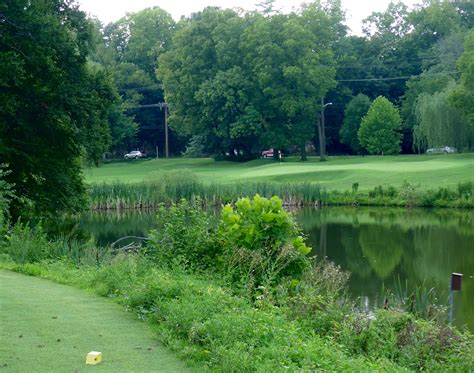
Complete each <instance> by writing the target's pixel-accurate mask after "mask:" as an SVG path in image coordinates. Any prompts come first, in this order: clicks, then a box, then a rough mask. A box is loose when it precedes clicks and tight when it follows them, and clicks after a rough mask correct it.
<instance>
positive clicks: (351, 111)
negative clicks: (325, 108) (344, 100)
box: [340, 94, 371, 153]
mask: <svg viewBox="0 0 474 373" xmlns="http://www.w3.org/2000/svg"><path fill="white" fill-rule="evenodd" d="M370 104H371V103H370V99H369V98H368V97H367V96H366V95H364V94H358V95H357V96H355V97H354V98H353V99H352V100H351V101H350V102H349V103H348V104H347V106H346V110H345V112H344V124H343V126H342V128H341V131H340V135H341V142H342V143H343V144H347V145H349V146H350V147H351V149H352V151H353V152H354V153H360V151H361V150H362V149H361V147H360V144H359V139H358V137H357V132H358V131H359V128H360V125H361V122H362V118H364V117H365V116H366V115H367V111H368V110H369V108H370Z"/></svg>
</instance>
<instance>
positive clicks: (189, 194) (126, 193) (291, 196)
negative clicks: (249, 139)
mask: <svg viewBox="0 0 474 373" xmlns="http://www.w3.org/2000/svg"><path fill="white" fill-rule="evenodd" d="M257 193H258V194H260V195H261V196H263V197H268V198H270V197H272V196H275V195H277V196H279V197H280V198H281V199H282V200H283V202H284V204H285V205H287V206H303V205H318V204H321V203H324V202H325V201H326V200H327V192H326V191H325V190H324V189H323V188H321V186H319V185H317V184H311V183H307V182H304V183H299V184H292V183H274V182H252V183H234V184H203V183H200V182H196V181H192V182H191V183H188V182H180V183H177V182H175V181H173V180H172V181H167V180H164V181H162V182H159V181H149V182H144V183H140V184H123V183H114V184H105V183H104V184H94V185H92V186H90V188H89V196H90V199H91V207H92V208H93V209H99V210H111V209H117V210H120V209H147V208H156V207H158V206H159V205H160V204H162V203H171V202H177V201H179V200H181V199H183V198H184V199H193V198H199V199H200V200H201V201H202V202H203V204H204V205H208V206H218V205H221V204H223V203H228V202H233V201H236V200H237V199H238V198H240V197H243V196H250V195H255V194H257Z"/></svg>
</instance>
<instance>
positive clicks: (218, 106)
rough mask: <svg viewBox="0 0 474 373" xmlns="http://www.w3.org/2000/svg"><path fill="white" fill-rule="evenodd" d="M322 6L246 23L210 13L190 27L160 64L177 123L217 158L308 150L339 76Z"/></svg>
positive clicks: (250, 17)
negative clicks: (200, 138) (264, 150)
mask: <svg viewBox="0 0 474 373" xmlns="http://www.w3.org/2000/svg"><path fill="white" fill-rule="evenodd" d="M327 19H328V16H327V14H326V13H325V11H324V9H322V8H321V7H319V6H318V5H317V4H313V5H310V6H307V7H305V8H304V9H303V10H302V12H301V14H299V15H297V14H290V15H283V14H274V15H271V16H270V15H267V16H264V15H261V14H259V13H254V14H250V15H247V16H245V17H241V16H239V15H238V14H237V13H235V12H233V11H230V10H220V9H216V8H208V9H206V10H204V11H203V12H201V13H198V14H195V15H194V16H193V17H192V18H191V19H189V20H184V21H182V22H181V25H180V26H179V28H180V30H179V31H178V32H177V33H176V35H175V37H174V39H173V47H172V49H171V50H170V51H169V52H168V53H166V54H165V55H164V56H163V57H162V58H161V59H160V61H159V66H158V76H159V78H160V79H162V80H163V85H164V89H165V93H166V98H167V100H168V102H169V103H170V106H171V117H170V123H171V125H172V126H174V128H176V129H177V130H179V131H181V132H183V133H185V134H187V135H204V136H205V137H206V138H207V143H208V147H209V148H210V150H211V151H212V150H213V151H221V152H229V153H230V152H232V151H233V150H235V149H237V150H239V151H243V152H249V153H250V152H255V151H256V150H258V149H259V148H261V147H262V146H265V147H274V148H287V147H290V146H293V145H296V146H298V147H299V148H300V149H302V151H303V154H302V155H303V156H304V148H305V144H306V142H308V141H309V140H311V138H312V137H313V135H314V130H315V124H316V123H315V121H316V118H317V113H318V112H319V110H320V99H321V97H323V96H324V95H325V93H326V92H327V90H328V89H329V88H330V87H331V86H333V85H334V74H335V69H334V68H333V67H332V66H331V65H332V53H331V51H330V40H331V38H330V37H328V35H329V34H330V29H329V28H328V27H326V25H327V24H329V22H328V20H327Z"/></svg>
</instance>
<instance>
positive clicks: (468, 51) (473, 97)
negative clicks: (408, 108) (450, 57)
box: [450, 29, 474, 127]
mask: <svg viewBox="0 0 474 373" xmlns="http://www.w3.org/2000/svg"><path fill="white" fill-rule="evenodd" d="M458 67H459V70H460V71H461V82H460V84H459V86H458V87H456V89H454V90H453V91H452V93H451V96H450V99H451V102H452V103H453V104H454V105H455V106H456V107H457V108H459V109H460V110H462V111H463V112H464V113H465V114H466V115H467V118H468V119H469V122H470V124H471V126H473V127H474V29H473V30H471V32H470V33H469V34H468V35H467V37H466V40H465V43H464V53H463V54H462V55H461V57H460V58H459V61H458Z"/></svg>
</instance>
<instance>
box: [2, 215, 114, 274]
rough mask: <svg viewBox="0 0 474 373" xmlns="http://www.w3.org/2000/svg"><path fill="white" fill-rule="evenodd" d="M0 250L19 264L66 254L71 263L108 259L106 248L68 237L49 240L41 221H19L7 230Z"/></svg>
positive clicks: (97, 262)
mask: <svg viewBox="0 0 474 373" xmlns="http://www.w3.org/2000/svg"><path fill="white" fill-rule="evenodd" d="M0 253H2V254H6V255H7V256H8V257H9V258H10V259H11V260H13V261H15V262H17V263H22V264H24V263H35V262H41V261H45V260H60V259H62V258H65V257H66V258H68V260H70V261H71V262H73V263H74V264H75V265H98V264H100V263H102V262H105V261H107V260H108V259H109V258H110V252H109V250H108V249H107V248H98V247H96V246H95V245H94V244H93V243H92V242H88V241H86V242H84V241H80V240H76V239H74V238H68V237H56V238H55V239H51V238H49V237H48V235H47V234H46V232H45V230H44V229H43V228H42V226H41V224H37V225H36V226H34V227H32V226H30V225H28V224H25V223H22V222H20V221H18V222H17V223H16V224H14V225H12V226H10V227H9V228H8V229H7V231H6V234H5V236H4V242H2V241H0Z"/></svg>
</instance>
